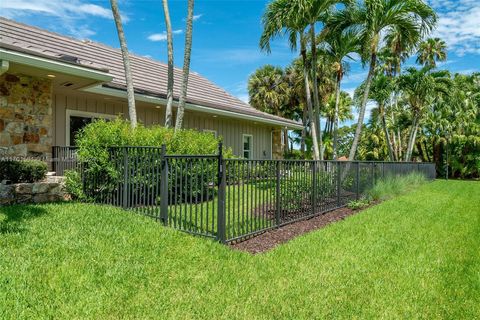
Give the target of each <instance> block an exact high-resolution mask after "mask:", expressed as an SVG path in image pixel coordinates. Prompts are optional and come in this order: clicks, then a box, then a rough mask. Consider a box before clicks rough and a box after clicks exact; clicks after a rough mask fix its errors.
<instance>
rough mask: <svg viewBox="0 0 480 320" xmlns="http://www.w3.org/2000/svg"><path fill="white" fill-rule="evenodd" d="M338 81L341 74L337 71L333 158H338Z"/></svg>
mask: <svg viewBox="0 0 480 320" xmlns="http://www.w3.org/2000/svg"><path fill="white" fill-rule="evenodd" d="M340 81H341V74H340V73H337V82H336V86H335V115H334V116H333V160H337V158H338V109H339V107H338V106H339V104H340Z"/></svg>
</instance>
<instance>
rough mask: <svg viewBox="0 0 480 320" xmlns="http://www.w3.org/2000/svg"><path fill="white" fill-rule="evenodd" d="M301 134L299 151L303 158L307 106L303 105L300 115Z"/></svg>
mask: <svg viewBox="0 0 480 320" xmlns="http://www.w3.org/2000/svg"><path fill="white" fill-rule="evenodd" d="M302 124H303V128H302V136H301V138H300V151H301V153H302V157H303V158H304V159H305V137H306V136H307V107H305V106H304V107H303V117H302Z"/></svg>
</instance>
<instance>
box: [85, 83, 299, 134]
mask: <svg viewBox="0 0 480 320" xmlns="http://www.w3.org/2000/svg"><path fill="white" fill-rule="evenodd" d="M82 90H83V91H86V92H90V93H97V94H103V95H107V96H113V97H118V98H126V97H127V93H126V91H125V90H121V89H114V88H108V87H103V86H93V87H88V88H84V89H82ZM135 99H136V100H138V101H142V102H147V103H153V104H162V105H165V104H166V102H167V101H166V99H165V98H161V97H154V96H151V95H147V94H141V93H135ZM174 105H177V101H174ZM185 109H186V110H191V111H198V112H204V113H209V114H214V115H219V116H226V117H229V118H236V119H242V120H253V121H256V122H259V123H265V124H270V125H275V126H281V127H284V128H288V129H302V128H303V127H302V125H301V124H294V123H291V122H288V121H281V120H276V119H267V118H263V117H259V116H254V115H248V114H242V113H237V112H232V111H227V110H221V109H216V108H212V107H209V106H203V105H199V104H194V103H189V102H187V103H186V104H185Z"/></svg>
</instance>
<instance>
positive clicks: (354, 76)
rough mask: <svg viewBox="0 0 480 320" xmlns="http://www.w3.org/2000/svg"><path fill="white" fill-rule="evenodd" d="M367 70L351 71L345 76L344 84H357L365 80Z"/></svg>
mask: <svg viewBox="0 0 480 320" xmlns="http://www.w3.org/2000/svg"><path fill="white" fill-rule="evenodd" d="M367 74H368V72H367V71H362V72H358V73H351V74H348V73H347V75H346V76H345V78H344V79H343V81H342V83H343V84H357V83H359V82H360V83H361V82H363V81H364V80H365V79H366V78H367Z"/></svg>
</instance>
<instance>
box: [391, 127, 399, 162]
mask: <svg viewBox="0 0 480 320" xmlns="http://www.w3.org/2000/svg"><path fill="white" fill-rule="evenodd" d="M390 134H391V136H392V144H393V157H394V158H395V160H394V161H397V160H398V159H399V158H398V145H397V138H396V136H395V131H393V130H392V131H391V132H390Z"/></svg>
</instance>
